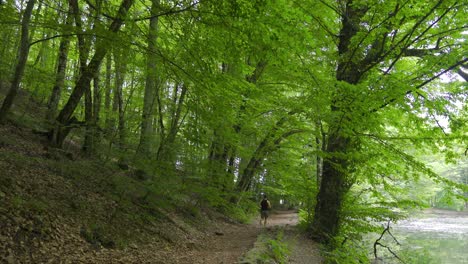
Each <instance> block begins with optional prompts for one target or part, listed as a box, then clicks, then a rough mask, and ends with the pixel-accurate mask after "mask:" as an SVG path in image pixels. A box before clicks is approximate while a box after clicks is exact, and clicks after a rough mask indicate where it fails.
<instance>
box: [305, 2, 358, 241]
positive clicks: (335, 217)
mask: <svg viewBox="0 0 468 264" xmlns="http://www.w3.org/2000/svg"><path fill="white" fill-rule="evenodd" d="M365 12H366V9H365V8H360V9H359V8H356V7H355V6H354V5H353V4H352V1H348V2H347V3H346V6H345V10H344V11H343V17H342V18H341V20H342V28H341V30H340V35H339V36H340V37H339V43H338V54H339V55H340V59H339V63H338V67H337V72H336V79H337V81H343V82H346V83H348V84H352V85H355V84H357V83H358V82H359V80H360V79H361V77H362V73H360V72H359V65H360V64H359V63H357V62H354V61H353V60H350V59H349V58H348V57H347V56H350V55H349V51H350V50H349V49H350V43H351V38H352V37H353V36H354V35H356V33H357V31H358V30H359V23H360V20H361V18H362V16H363V15H364V14H365ZM345 99H346V93H344V92H343V93H341V92H337V93H336V95H335V98H334V100H332V101H333V102H334V104H333V105H332V106H331V111H332V113H334V114H333V116H336V117H337V118H336V119H335V120H331V124H330V128H329V133H328V138H327V142H322V144H324V143H326V148H325V149H326V153H327V157H326V158H324V159H323V167H322V170H323V171H322V173H323V175H322V179H321V182H320V189H319V192H318V195H317V204H316V207H315V216H314V220H313V222H312V226H311V231H312V237H313V238H314V239H315V240H317V241H319V242H321V243H323V244H327V245H329V246H332V247H333V246H334V245H333V243H332V242H333V238H334V237H335V236H336V235H337V234H338V232H339V227H340V223H341V210H342V206H343V199H344V196H345V195H346V193H347V192H348V191H349V189H350V187H351V186H352V182H351V179H350V177H349V174H350V171H351V167H350V165H351V164H352V163H353V161H352V157H351V155H347V154H349V152H350V151H352V150H353V149H356V148H358V146H359V143H358V142H357V141H356V140H354V139H353V138H352V135H349V134H346V132H344V129H343V126H345V125H344V124H350V123H351V122H350V119H351V116H350V113H351V111H352V110H351V109H348V108H346V107H340V106H338V105H340V104H341V103H342V101H344V100H345Z"/></svg>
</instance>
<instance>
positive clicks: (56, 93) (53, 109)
mask: <svg viewBox="0 0 468 264" xmlns="http://www.w3.org/2000/svg"><path fill="white" fill-rule="evenodd" d="M72 22H73V16H72V15H71V12H70V11H68V14H67V17H66V20H65V26H66V27H68V26H70V25H71V24H72ZM69 46H70V37H63V38H62V39H61V40H60V45H59V52H58V58H57V73H56V75H55V84H54V87H53V88H52V94H51V95H50V98H49V102H48V104H47V114H46V119H47V121H48V122H49V123H50V124H53V123H54V120H55V117H56V114H57V108H58V104H59V102H60V97H61V94H62V89H63V86H64V84H65V73H66V69H67V61H68V50H69Z"/></svg>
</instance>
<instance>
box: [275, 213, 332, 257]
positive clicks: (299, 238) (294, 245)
mask: <svg viewBox="0 0 468 264" xmlns="http://www.w3.org/2000/svg"><path fill="white" fill-rule="evenodd" d="M298 222H299V217H298V214H297V213H296V212H295V211H278V212H276V213H275V214H272V218H271V221H270V224H271V225H272V226H282V227H283V230H284V239H285V241H286V243H288V245H289V247H290V249H291V253H290V256H289V260H288V263H290V264H314V263H322V262H323V259H322V257H321V256H320V251H319V246H318V244H317V243H315V242H314V241H312V240H310V239H309V238H307V237H306V236H305V235H304V234H302V233H301V232H300V231H299V230H298V229H297V227H296V225H297V224H298Z"/></svg>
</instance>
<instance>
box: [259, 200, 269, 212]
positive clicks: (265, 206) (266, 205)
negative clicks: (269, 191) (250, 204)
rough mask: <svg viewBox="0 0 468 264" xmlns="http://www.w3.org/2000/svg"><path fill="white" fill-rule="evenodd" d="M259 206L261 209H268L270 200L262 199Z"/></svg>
mask: <svg viewBox="0 0 468 264" xmlns="http://www.w3.org/2000/svg"><path fill="white" fill-rule="evenodd" d="M260 206H261V210H262V211H268V210H269V209H270V202H269V201H268V200H267V199H263V200H262V202H261V203H260Z"/></svg>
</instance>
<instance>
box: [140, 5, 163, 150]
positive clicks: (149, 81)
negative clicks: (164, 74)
mask: <svg viewBox="0 0 468 264" xmlns="http://www.w3.org/2000/svg"><path fill="white" fill-rule="evenodd" d="M151 3H152V4H151V19H150V24H149V29H148V39H147V40H148V51H147V54H146V82H145V95H144V99H143V113H142V117H141V133H140V143H139V146H138V155H141V156H145V155H148V154H150V153H151V151H150V149H151V138H152V135H153V134H152V133H153V113H154V104H155V103H156V98H155V97H156V96H157V85H158V84H157V79H158V78H157V74H158V73H157V68H156V67H157V65H156V62H157V57H156V40H157V37H158V17H157V16H156V14H157V13H158V10H159V0H152V1H151Z"/></svg>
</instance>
